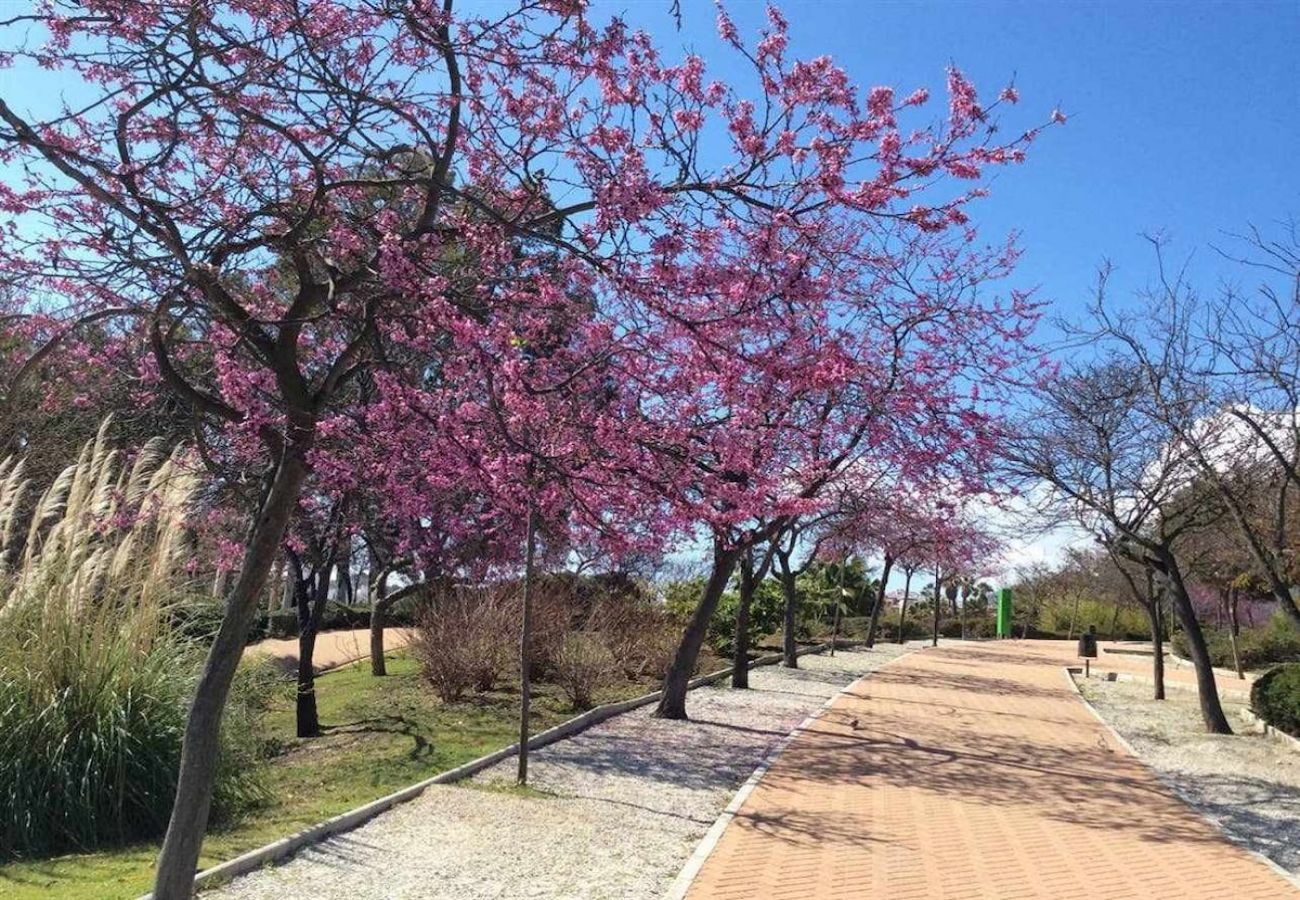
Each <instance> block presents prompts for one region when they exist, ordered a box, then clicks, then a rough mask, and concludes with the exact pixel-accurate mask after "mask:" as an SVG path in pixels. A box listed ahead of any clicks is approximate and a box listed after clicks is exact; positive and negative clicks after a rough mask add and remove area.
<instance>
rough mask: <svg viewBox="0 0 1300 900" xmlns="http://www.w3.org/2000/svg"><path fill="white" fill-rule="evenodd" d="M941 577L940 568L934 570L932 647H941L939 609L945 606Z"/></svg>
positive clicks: (936, 567)
mask: <svg viewBox="0 0 1300 900" xmlns="http://www.w3.org/2000/svg"><path fill="white" fill-rule="evenodd" d="M940 584H941V577H940V569H939V567H938V566H935V568H934V634H933V635H932V636H931V639H930V646H931V647H938V646H939V608H940V606H941V605H942V604H943V589H942V588H941V587H940Z"/></svg>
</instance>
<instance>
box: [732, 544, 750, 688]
mask: <svg viewBox="0 0 1300 900" xmlns="http://www.w3.org/2000/svg"><path fill="white" fill-rule="evenodd" d="M753 600H754V551H753V549H751V548H748V547H747V548H746V549H745V552H744V554H742V555H741V557H740V602H739V603H737V604H736V631H735V636H734V639H733V641H732V652H731V686H732V687H733V688H747V687H749V607H750V604H751V603H752V602H753Z"/></svg>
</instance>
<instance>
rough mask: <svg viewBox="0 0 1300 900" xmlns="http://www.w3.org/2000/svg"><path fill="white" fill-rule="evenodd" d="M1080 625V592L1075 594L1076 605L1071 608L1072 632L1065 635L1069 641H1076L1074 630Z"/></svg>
mask: <svg viewBox="0 0 1300 900" xmlns="http://www.w3.org/2000/svg"><path fill="white" fill-rule="evenodd" d="M1078 624H1079V592H1078V591H1075V592H1074V605H1073V606H1072V607H1071V608H1070V630H1069V631H1067V632H1066V633H1065V639H1066V640H1067V641H1072V640H1074V628H1075V626H1076V625H1078Z"/></svg>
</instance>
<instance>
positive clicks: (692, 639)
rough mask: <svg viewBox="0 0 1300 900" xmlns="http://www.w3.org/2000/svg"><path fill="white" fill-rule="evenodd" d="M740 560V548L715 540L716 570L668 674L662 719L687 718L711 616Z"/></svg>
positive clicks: (661, 705)
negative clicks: (688, 696)
mask: <svg viewBox="0 0 1300 900" xmlns="http://www.w3.org/2000/svg"><path fill="white" fill-rule="evenodd" d="M739 559H740V551H739V550H738V549H736V548H734V547H724V546H723V545H722V543H721V542H720V541H717V540H715V541H714V546H713V571H712V572H711V573H710V574H709V580H708V583H707V584H705V586H704V596H702V597H701V598H700V602H699V604H698V605H697V606H696V607H695V612H694V613H692V614H691V618H690V621H689V622H687V623H686V629H685V630H684V631H683V632H682V639H681V642H680V643H678V645H677V652H676V653H675V654H674V655H673V662H672V665H670V666H669V667H668V673H667V675H665V676H664V687H663V696H662V697H660V698H659V705H658V706H657V707H656V708H655V712H654V714H655V716H656V717H657V718H660V719H685V718H686V692H687V690H688V689H689V687H690V681H691V673H692V672H694V671H695V663H696V661H697V660H698V659H699V656H700V648H701V647H702V646H704V635H705V634H706V633H707V631H708V627H709V619H711V618H712V617H713V614H714V612H716V611H717V609H718V601H719V600H721V599H722V594H723V592H724V591H726V589H727V582H728V581H730V580H731V573H732V571H733V570H734V569H735V568H736V561H737V560H739Z"/></svg>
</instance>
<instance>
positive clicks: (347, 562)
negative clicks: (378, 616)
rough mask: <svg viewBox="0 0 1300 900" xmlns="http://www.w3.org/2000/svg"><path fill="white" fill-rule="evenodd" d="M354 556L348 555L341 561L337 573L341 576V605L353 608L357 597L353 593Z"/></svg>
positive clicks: (339, 598)
mask: <svg viewBox="0 0 1300 900" xmlns="http://www.w3.org/2000/svg"><path fill="white" fill-rule="evenodd" d="M351 557H352V554H351V553H348V554H347V556H346V558H344V559H341V560H339V564H338V567H337V569H336V571H337V572H338V575H339V586H338V594H337V599H338V601H339V603H343V604H346V605H347V606H351V605H352V604H353V603H354V602H355V600H356V597H355V595H354V594H353V592H352V559H351Z"/></svg>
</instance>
